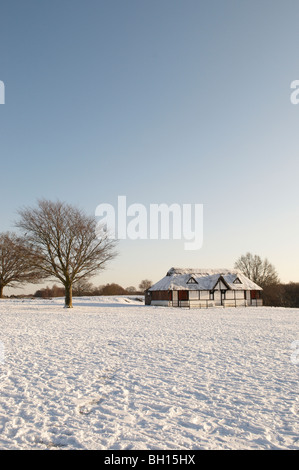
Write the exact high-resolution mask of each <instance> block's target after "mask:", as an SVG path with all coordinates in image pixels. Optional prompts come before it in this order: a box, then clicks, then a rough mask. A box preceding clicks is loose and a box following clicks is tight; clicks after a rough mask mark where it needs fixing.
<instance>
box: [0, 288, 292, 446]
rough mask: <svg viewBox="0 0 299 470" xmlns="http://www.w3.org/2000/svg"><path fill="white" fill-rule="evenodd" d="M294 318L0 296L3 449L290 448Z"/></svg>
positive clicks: (255, 311) (278, 311)
mask: <svg viewBox="0 0 299 470" xmlns="http://www.w3.org/2000/svg"><path fill="white" fill-rule="evenodd" d="M298 314H299V310H298V309H297V310H296V309H283V308H267V307H257V308H256V307H250V308H226V309H223V308H210V309H208V310H204V309H201V310H197V309H192V310H189V309H175V308H163V307H152V306H145V305H144V304H143V303H141V302H140V301H138V300H136V299H135V298H134V297H102V298H99V297H90V298H87V297H86V298H76V299H74V309H64V308H63V299H53V300H42V299H39V300H38V299H32V300H29V299H26V300H21V299H16V300H12V299H4V300H1V302H0V342H1V343H0V344H2V346H4V349H3V351H4V355H3V356H4V357H3V359H4V360H2V361H0V387H1V394H0V448H1V449H53V450H55V449H94V450H97V449H105V450H107V449H110V450H111V449H134V450H138V449H150V450H154V449H169V450H170V449H298V448H299V423H298V410H299V406H298V405H299V394H298V370H299V369H298V368H299V365H298V363H297V362H299V361H294V360H293V361H292V360H291V355H292V353H293V354H294V349H292V348H293V346H292V345H294V341H298V339H299V334H298V323H299V322H298V319H299V315H298ZM295 344H296V343H295Z"/></svg>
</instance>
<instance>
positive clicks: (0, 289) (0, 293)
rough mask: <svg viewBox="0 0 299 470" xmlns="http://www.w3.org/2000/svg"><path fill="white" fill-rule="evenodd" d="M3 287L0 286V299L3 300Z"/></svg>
mask: <svg viewBox="0 0 299 470" xmlns="http://www.w3.org/2000/svg"><path fill="white" fill-rule="evenodd" d="M3 287H4V286H3V285H2V284H0V299H3Z"/></svg>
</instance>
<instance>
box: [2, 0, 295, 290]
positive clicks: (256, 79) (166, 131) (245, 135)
mask: <svg viewBox="0 0 299 470" xmlns="http://www.w3.org/2000/svg"><path fill="white" fill-rule="evenodd" d="M0 10H1V11H0V80H1V81H3V82H4V84H5V104H4V105H0V156H1V166H0V172H1V211H0V231H5V230H13V229H14V221H15V219H16V218H17V214H16V211H17V210H18V209H19V208H20V207H21V206H23V205H26V206H28V205H29V206H32V205H35V203H36V200H37V199H39V198H47V199H51V200H56V199H60V200H63V201H67V202H69V203H72V204H75V205H77V206H79V207H81V208H83V209H84V210H86V212H87V213H90V214H94V212H95V209H96V207H97V205H99V204H101V203H111V204H113V205H116V203H117V197H118V196H119V195H125V196H126V197H127V202H128V204H133V203H141V204H143V205H145V206H148V205H149V204H151V203H166V204H169V205H170V204H171V203H178V204H183V203H190V204H195V203H198V204H203V205H204V218H203V240H204V241H203V246H202V248H201V249H200V250H198V251H186V250H184V243H183V241H173V240H169V241H165V240H157V241H152V240H139V241H132V240H127V241H122V242H120V243H119V256H118V258H117V259H116V260H115V261H114V262H113V263H111V264H110V265H109V266H108V269H107V270H106V271H105V272H104V273H102V274H101V276H99V277H97V278H96V279H94V280H93V282H94V284H96V285H98V284H105V283H107V282H117V283H119V284H121V285H123V286H124V287H127V286H129V285H134V286H138V284H139V282H140V281H141V280H142V279H144V278H149V279H151V280H152V281H153V282H156V281H158V280H159V279H160V278H161V277H162V276H164V275H165V273H166V271H167V270H168V269H169V268H170V267H171V266H184V267H197V268H208V267H211V268H217V267H227V268H230V267H232V266H233V264H234V262H235V260H236V259H237V258H238V257H239V256H240V255H242V254H245V253H246V252H247V251H250V252H252V253H253V254H259V255H260V256H261V257H267V258H268V259H269V260H270V262H272V263H273V264H274V265H275V267H276V269H277V271H278V274H279V276H280V278H281V280H282V281H284V282H288V281H299V250H298V241H299V214H298V202H299V184H298V181H299V138H298V135H299V133H298V127H299V105H294V104H292V103H291V101H290V94H291V89H290V84H291V82H292V81H293V80H296V79H299V60H298V59H299V52H298V44H299V28H298V17H299V3H298V1H297V0H294V1H293V0H284V1H282V0H281V1H278V0H250V1H249V0H247V1H245V0H238V1H237V0H219V1H217V0H206V1H201V0H196V1H195V0H138V1H137V0H109V1H108V0H105V1H103V0H84V1H83V0H43V1H40V0H26V1H22V0H2V1H1V8H0ZM30 289H31V291H32V288H30ZM33 290H34V287H33Z"/></svg>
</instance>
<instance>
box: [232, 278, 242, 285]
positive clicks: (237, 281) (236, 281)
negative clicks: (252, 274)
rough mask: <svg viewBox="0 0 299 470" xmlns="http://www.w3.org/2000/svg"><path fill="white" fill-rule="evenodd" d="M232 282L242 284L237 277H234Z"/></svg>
mask: <svg viewBox="0 0 299 470" xmlns="http://www.w3.org/2000/svg"><path fill="white" fill-rule="evenodd" d="M234 284H242V282H241V281H240V279H239V278H238V277H236V279H235V280H234Z"/></svg>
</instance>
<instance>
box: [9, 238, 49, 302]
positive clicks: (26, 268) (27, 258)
mask: <svg viewBox="0 0 299 470" xmlns="http://www.w3.org/2000/svg"><path fill="white" fill-rule="evenodd" d="M35 255H36V254H35V252H34V250H33V249H32V247H30V245H29V244H28V243H27V242H26V240H25V239H24V238H22V237H19V236H17V235H16V234H14V233H12V232H5V233H1V234H0V298H2V297H3V289H4V287H6V286H10V287H14V286H16V285H19V286H21V285H23V284H27V283H37V282H39V281H40V280H41V279H42V277H43V275H42V272H41V271H40V269H38V268H36V267H34V261H33V260H34V257H35Z"/></svg>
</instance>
